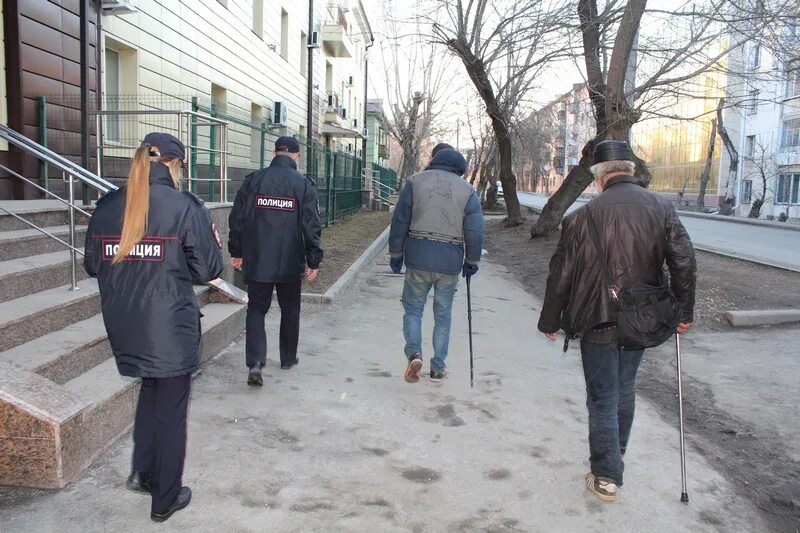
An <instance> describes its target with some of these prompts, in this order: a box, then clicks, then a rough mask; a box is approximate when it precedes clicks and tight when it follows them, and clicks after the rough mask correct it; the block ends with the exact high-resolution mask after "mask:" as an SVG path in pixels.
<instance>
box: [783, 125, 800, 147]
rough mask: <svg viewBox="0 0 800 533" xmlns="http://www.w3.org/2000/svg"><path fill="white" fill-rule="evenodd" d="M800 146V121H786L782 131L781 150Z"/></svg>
mask: <svg viewBox="0 0 800 533" xmlns="http://www.w3.org/2000/svg"><path fill="white" fill-rule="evenodd" d="M797 146H800V119H797V118H795V119H792V120H784V121H783V126H782V130H781V148H794V147H797Z"/></svg>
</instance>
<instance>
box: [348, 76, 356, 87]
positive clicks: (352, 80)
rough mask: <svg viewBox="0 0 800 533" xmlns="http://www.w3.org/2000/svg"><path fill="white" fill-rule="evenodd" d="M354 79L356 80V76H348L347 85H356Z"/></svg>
mask: <svg viewBox="0 0 800 533" xmlns="http://www.w3.org/2000/svg"><path fill="white" fill-rule="evenodd" d="M354 81H355V78H354V77H353V76H348V77H347V86H348V87H352V86H353V85H355V83H354Z"/></svg>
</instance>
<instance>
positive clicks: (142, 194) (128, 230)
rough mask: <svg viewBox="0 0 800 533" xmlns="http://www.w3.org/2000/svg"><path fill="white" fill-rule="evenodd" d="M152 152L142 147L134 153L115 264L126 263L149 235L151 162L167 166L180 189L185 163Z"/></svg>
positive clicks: (176, 186)
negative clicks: (133, 251) (154, 155)
mask: <svg viewBox="0 0 800 533" xmlns="http://www.w3.org/2000/svg"><path fill="white" fill-rule="evenodd" d="M150 150H151V147H149V146H140V147H139V148H137V149H136V152H135V153H134V154H133V161H132V162H131V170H130V173H129V174H128V184H127V186H126V188H125V211H124V213H123V215H122V234H121V235H120V239H119V248H118V249H117V253H116V254H114V260H113V261H112V264H117V263H119V262H121V261H122V260H124V259H125V257H127V255H128V254H129V253H131V251H132V250H133V247H134V246H136V244H137V243H138V242H139V241H141V240H142V238H143V237H144V236H145V234H146V233H147V216H148V213H149V211H150V162H151V161H155V162H159V163H164V164H166V165H167V167H168V168H169V174H170V176H171V177H172V182H173V184H174V185H175V188H176V189H178V188H180V169H181V160H180V159H175V158H171V157H151V156H150Z"/></svg>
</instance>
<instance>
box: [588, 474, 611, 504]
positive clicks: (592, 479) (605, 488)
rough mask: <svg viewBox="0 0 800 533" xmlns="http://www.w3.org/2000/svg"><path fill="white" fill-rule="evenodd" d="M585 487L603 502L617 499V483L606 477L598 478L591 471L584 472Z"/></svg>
mask: <svg viewBox="0 0 800 533" xmlns="http://www.w3.org/2000/svg"><path fill="white" fill-rule="evenodd" d="M586 488H587V489H589V490H590V491H592V493H594V495H595V496H597V497H598V498H600V499H601V500H603V501H604V502H613V501H616V500H617V484H616V483H614V482H613V481H611V480H608V479H606V478H599V477H597V476H595V475H594V474H592V473H591V472H589V473H588V474H586Z"/></svg>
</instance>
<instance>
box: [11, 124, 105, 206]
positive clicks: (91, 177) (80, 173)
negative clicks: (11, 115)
mask: <svg viewBox="0 0 800 533" xmlns="http://www.w3.org/2000/svg"><path fill="white" fill-rule="evenodd" d="M0 139H4V140H5V141H7V142H9V143H11V144H13V145H14V146H16V147H17V148H20V149H21V150H23V151H25V152H28V153H30V154H32V155H33V156H35V157H37V158H38V159H41V160H42V161H45V162H46V163H49V164H51V165H53V166H54V167H56V168H57V169H59V170H60V171H61V172H64V173H67V174H70V175H72V176H74V177H76V178H78V180H80V181H81V182H83V183H85V184H86V185H88V186H90V187H92V188H94V189H97V190H98V191H100V192H101V193H103V194H105V193H107V192H109V191H113V190H116V189H117V188H118V187H117V186H116V185H114V184H113V183H111V182H109V181H106V180H104V179H103V178H101V177H99V176H97V175H95V174H92V173H91V172H89V171H88V170H86V169H85V168H83V167H81V166H80V165H78V164H76V163H73V162H72V161H70V160H69V159H67V158H65V157H63V156H61V155H58V154H57V153H55V152H54V151H52V150H50V149H49V148H45V147H44V146H42V145H41V144H39V143H37V142H36V141H33V140H31V139H29V138H28V137H25V136H24V135H22V134H21V133H19V132H17V131H15V130H13V129H11V128H9V127H8V126H6V125H4V124H0Z"/></svg>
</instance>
